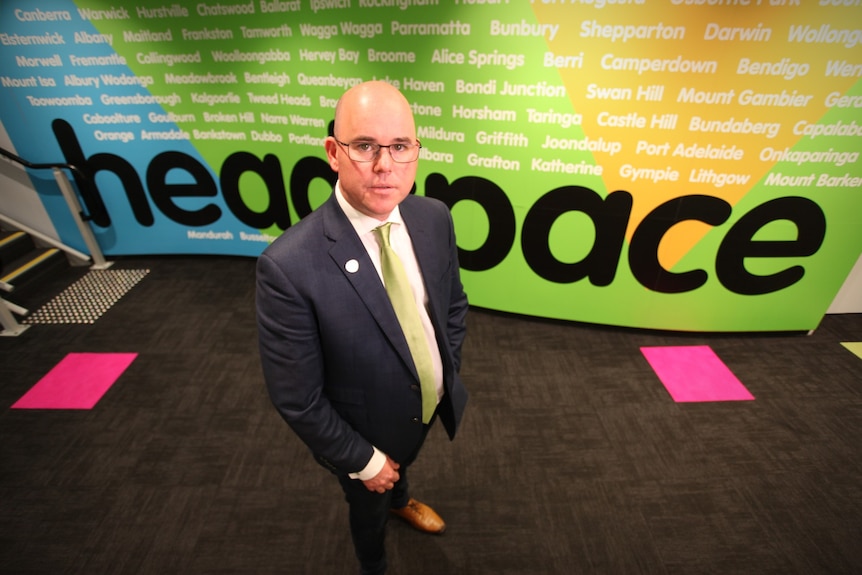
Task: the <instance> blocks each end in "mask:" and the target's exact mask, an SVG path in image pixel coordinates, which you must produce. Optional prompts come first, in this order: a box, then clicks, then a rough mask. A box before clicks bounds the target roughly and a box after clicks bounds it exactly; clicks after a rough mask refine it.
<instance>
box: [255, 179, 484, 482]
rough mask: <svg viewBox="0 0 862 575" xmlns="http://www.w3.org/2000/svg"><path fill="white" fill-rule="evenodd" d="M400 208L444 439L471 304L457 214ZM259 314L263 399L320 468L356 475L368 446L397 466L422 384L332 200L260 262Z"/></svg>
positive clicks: (411, 439) (458, 398) (454, 405)
mask: <svg viewBox="0 0 862 575" xmlns="http://www.w3.org/2000/svg"><path fill="white" fill-rule="evenodd" d="M400 211H401V216H402V218H403V219H404V222H405V224H406V225H407V229H408V231H409V232H410V238H411V240H412V242H413V247H414V251H415V253H416V258H417V260H418V262H419V267H420V270H421V272H422V275H423V277H424V279H425V288H426V291H427V293H428V300H429V303H428V307H429V315H430V317H431V321H432V323H433V324H434V329H435V331H436V334H437V344H438V346H439V348H440V355H441V357H442V359H443V380H444V386H445V395H444V397H443V400H442V402H441V404H440V406H439V408H438V417H439V419H440V420H441V421H442V423H443V424H444V425H445V427H446V430H447V432H448V434H449V437H450V439H451V438H454V436H455V432H456V430H457V428H458V425H459V423H460V421H461V416H462V414H463V412H464V407H465V404H466V402H467V392H466V389H465V388H464V386H463V384H462V383H461V380H460V378H459V376H458V370H459V368H460V364H461V344H462V342H463V340H464V335H465V317H466V314H467V307H468V305H467V296H466V295H465V294H464V290H463V287H462V285H461V280H460V272H459V266H458V251H457V247H456V245H455V234H454V227H453V224H452V217H451V214H450V213H449V210H448V208H447V207H446V206H445V204H443V203H442V202H440V201H438V200H435V199H431V198H425V197H422V196H413V195H409V196H408V197H407V198H405V200H404V201H403V202H402V203H401V205H400ZM351 260H355V262H357V263H358V269H356V270H355V271H352V267H351V265H348V262H350V261H351ZM257 316H258V329H259V341H260V353H261V360H262V365H263V373H264V378H265V381H266V385H267V389H268V391H269V394H270V398H271V399H272V402H273V404H274V405H275V407H276V409H277V410H278V411H279V413H280V414H281V416H282V417H283V418H284V420H285V421H287V423H288V424H289V425H290V427H291V428H292V429H293V430H294V431H295V432H296V434H297V435H298V436H299V437H300V438H301V439H302V440H303V441H304V442H305V444H306V445H308V447H309V448H310V449H311V451H312V452H313V453H314V455H315V457H316V458H317V460H318V461H319V462H320V463H321V464H323V465H324V466H325V467H327V468H328V469H330V470H331V471H332V472H334V473H339V474H346V473H351V472H357V471H361V470H362V469H363V468H364V467H365V465H366V464H367V463H368V461H369V459H370V458H371V454H372V445H374V446H376V447H377V448H378V449H380V450H381V451H383V452H384V453H386V454H387V455H389V456H390V457H391V458H392V459H393V460H395V461H396V462H399V461H404V459H405V458H406V457H408V456H409V455H411V453H412V451H413V450H415V448H416V447H417V446H418V445H419V442H420V441H421V437H422V435H421V434H422V421H421V420H422V400H421V393H420V391H419V377H418V375H417V373H416V368H415V366H414V365H413V360H412V357H411V355H410V350H409V349H408V347H407V341H406V340H405V338H404V334H403V333H402V331H401V327H400V325H399V323H398V320H397V318H396V317H395V312H394V311H393V309H392V305H391V304H390V302H389V298H388V297H387V295H386V291H385V289H384V287H383V284H382V282H381V281H380V277H379V276H378V274H377V271H376V269H375V268H374V264H373V263H372V262H371V259H370V258H369V257H368V253H367V252H366V250H365V247H364V246H363V244H362V242H361V241H360V239H359V237H358V236H357V234H356V231H355V230H354V229H353V226H352V225H351V224H350V222H349V220H348V219H347V216H346V215H345V214H344V212H343V211H342V210H341V208H340V207H339V205H338V202H337V201H336V199H335V195H334V194H333V195H332V196H331V197H330V198H329V199H328V200H327V201H326V202H325V203H324V204H323V205H322V206H320V207H319V208H318V209H317V210H315V211H314V212H312V213H311V214H309V215H308V216H306V217H305V218H303V219H302V220H301V221H300V222H298V223H297V224H296V225H294V226H292V227H290V228H288V229H287V230H286V231H285V232H284V233H283V234H282V235H281V236H280V237H279V238H278V239H276V240H275V241H274V242H273V243H272V244H271V245H270V246H269V247H267V249H266V250H264V252H263V254H262V255H261V256H260V258H259V260H258V264H257Z"/></svg>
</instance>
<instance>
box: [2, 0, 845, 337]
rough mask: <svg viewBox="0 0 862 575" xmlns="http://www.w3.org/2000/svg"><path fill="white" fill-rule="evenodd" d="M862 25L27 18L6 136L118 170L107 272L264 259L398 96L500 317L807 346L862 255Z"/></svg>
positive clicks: (817, 5) (795, 11)
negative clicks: (153, 263) (126, 266)
mask: <svg viewBox="0 0 862 575" xmlns="http://www.w3.org/2000/svg"><path fill="white" fill-rule="evenodd" d="M860 23H862V2H859V1H858V0H566V1H562V0H558V1H555V0H541V1H533V2H529V1H526V0H525V1H505V0H288V1H282V0H257V1H251V2H244V1H239V2H235V1H229V0H228V1H204V2H167V1H161V2H159V1H151V0H141V1H138V2H135V3H134V4H132V5H130V6H125V5H124V6H117V5H116V4H115V3H114V4H112V3H110V2H106V1H103V0H81V1H78V2H72V1H70V0H54V1H49V0H45V1H39V2H30V1H25V0H10V1H8V2H7V1H4V2H3V3H2V5H0V45H2V47H3V49H2V51H0V86H2V94H3V103H2V107H0V120H2V123H3V125H4V127H5V129H6V130H7V131H8V133H9V135H10V138H11V139H12V142H13V143H14V145H15V148H16V150H17V152H18V153H19V155H22V156H24V157H26V158H28V159H30V160H32V161H40V162H41V161H45V162H50V161H58V160H59V161H67V162H70V163H73V164H75V165H78V166H80V167H82V168H83V169H84V170H85V172H88V173H90V174H93V176H94V177H93V179H92V180H91V181H86V180H84V179H80V178H79V181H77V182H76V183H77V185H78V188H79V190H80V191H81V194H82V196H83V198H84V200H85V201H86V203H87V207H88V210H89V211H90V213H91V214H92V215H93V217H94V225H95V228H96V232H97V237H98V239H99V242H100V244H101V246H102V247H103V249H104V251H105V253H106V254H107V255H109V256H111V255H129V254H158V253H188V254H196V253H218V254H236V255H246V256H256V255H257V254H259V253H260V251H261V250H262V249H263V248H264V247H265V245H266V244H267V242H269V241H271V240H272V239H273V238H274V237H276V236H277V235H278V234H279V233H280V232H281V230H283V229H285V228H287V227H289V226H290V225H293V224H294V223H296V222H297V221H298V220H299V219H300V218H301V217H302V216H304V215H306V214H307V213H308V212H309V211H310V210H312V209H313V208H314V207H316V206H317V205H319V204H320V203H321V202H322V201H323V200H324V199H325V198H326V197H327V196H328V195H329V193H330V190H331V185H332V183H333V181H334V174H332V172H331V171H330V170H329V167H328V165H327V164H326V162H325V161H324V158H325V155H324V152H323V139H324V138H325V137H326V135H327V129H328V126H329V122H330V121H331V120H332V116H333V111H334V110H333V109H334V106H335V102H336V101H337V98H338V97H339V95H340V94H341V93H342V92H343V91H344V90H345V89H346V88H348V87H350V86H352V85H354V84H356V83H358V82H361V81H364V80H370V79H375V78H376V79H381V80H385V81H388V82H391V83H393V84H395V85H396V86H397V87H399V88H400V89H401V90H402V91H403V92H404V94H405V95H406V96H407V98H408V100H409V101H410V103H411V106H412V107H413V111H414V115H415V117H416V120H417V125H418V136H419V139H420V140H421V141H422V145H423V151H422V156H421V158H420V164H419V171H418V177H417V193H419V194H425V195H429V196H434V197H437V198H439V199H441V200H443V201H444V202H446V203H447V204H448V205H449V206H450V208H451V210H452V213H453V217H454V219H455V223H456V227H457V233H458V241H459V247H460V249H461V263H462V267H463V279H464V283H465V286H466V288H467V291H468V294H469V296H470V300H471V303H473V304H474V305H477V306H481V307H486V308H491V309H497V310H503V311H510V312H516V313H522V314H528V315H535V316H542V317H550V318H559V319H567V320H577V321H584V322H594V323H602V324H612V325H621V326H633V327H645V328H658V329H678V330H698V331H701V330H703V331H747V330H752V331H771V330H807V329H813V328H814V327H816V325H817V324H818V322H819V321H820V319H821V318H822V316H823V314H824V313H825V311H826V309H827V308H828V306H829V304H830V302H831V301H832V299H833V297H834V296H835V294H836V292H837V291H838V290H839V288H840V287H841V284H842V282H843V281H844V279H845V277H846V276H847V274H848V272H849V271H850V270H851V268H852V266H853V264H854V263H855V261H856V260H857V258H858V257H859V254H860V252H862V226H860V225H859V215H860V213H862V194H860V188H862V169H860V162H859V154H860V151H862V145H860V143H862V83H860V81H859V80H860V77H862V24H860ZM40 177H41V176H38V175H34V185H35V187H36V188H37V189H38V190H39V192H40V195H41V197H42V198H43V202H44V203H45V205H46V209H47V210H48V212H49V213H50V214H51V217H52V220H53V222H54V224H55V226H56V227H57V229H58V230H59V233H60V234H61V236H64V239H66V240H67V241H68V242H70V243H72V244H74V243H75V242H76V241H78V240H77V239H76V236H75V233H74V228H73V227H72V225H71V223H70V222H69V217H68V215H67V208H66V207H65V205H64V204H62V200H61V199H60V197H59V194H58V193H57V192H56V186H55V184H54V183H53V180H52V179H50V174H47V175H46V176H45V178H46V179H44V180H41V179H39V178H40ZM76 247H77V246H76Z"/></svg>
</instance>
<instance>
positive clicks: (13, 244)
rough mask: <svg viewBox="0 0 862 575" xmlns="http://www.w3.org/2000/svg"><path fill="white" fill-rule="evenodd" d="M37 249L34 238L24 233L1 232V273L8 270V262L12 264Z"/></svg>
mask: <svg viewBox="0 0 862 575" xmlns="http://www.w3.org/2000/svg"><path fill="white" fill-rule="evenodd" d="M35 249H36V244H35V243H33V238H31V237H30V235H29V234H25V233H24V232H18V231H15V232H5V231H0V273H2V272H3V271H5V270H6V267H7V266H6V264H7V262H12V261H15V260H17V259H18V258H20V257H21V256H23V255H24V254H26V253H27V252H30V251H33V250H35Z"/></svg>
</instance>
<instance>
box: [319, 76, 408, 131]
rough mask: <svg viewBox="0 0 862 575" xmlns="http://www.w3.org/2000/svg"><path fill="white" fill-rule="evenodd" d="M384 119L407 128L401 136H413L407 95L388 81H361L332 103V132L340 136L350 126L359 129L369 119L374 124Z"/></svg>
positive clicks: (361, 128) (349, 128)
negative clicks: (333, 107) (406, 131)
mask: <svg viewBox="0 0 862 575" xmlns="http://www.w3.org/2000/svg"><path fill="white" fill-rule="evenodd" d="M387 119H391V120H392V121H393V122H399V123H400V124H401V125H402V126H403V127H404V128H409V132H410V133H409V134H404V136H405V137H408V138H409V139H411V140H414V139H416V126H415V124H414V121H413V110H411V109H410V104H409V103H408V102H407V98H405V97H404V95H403V94H402V93H401V92H399V91H398V89H397V88H395V87H394V86H393V85H392V84H389V83H387V82H382V81H379V80H375V81H371V82H363V83H362V84H358V85H356V86H354V87H352V88H350V89H349V90H347V91H346V92H345V93H344V94H342V96H341V98H340V99H339V100H338V103H337V104H336V106H335V128H334V130H335V135H336V137H338V138H341V137H342V136H341V134H342V133H343V132H344V131H345V130H351V129H358V130H359V131H360V132H361V131H362V130H363V128H364V126H366V125H367V124H368V123H369V122H373V123H375V124H377V123H379V122H381V121H386V120H387ZM340 128H344V130H342V129H340ZM402 129H403V128H402Z"/></svg>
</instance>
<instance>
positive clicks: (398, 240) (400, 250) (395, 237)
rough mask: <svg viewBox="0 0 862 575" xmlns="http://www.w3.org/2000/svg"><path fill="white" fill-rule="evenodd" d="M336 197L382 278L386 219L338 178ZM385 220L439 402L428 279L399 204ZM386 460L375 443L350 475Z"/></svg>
mask: <svg viewBox="0 0 862 575" xmlns="http://www.w3.org/2000/svg"><path fill="white" fill-rule="evenodd" d="M335 199H336V200H337V201H338V205H339V206H341V209H342V210H343V211H344V213H345V215H346V216H347V219H348V220H350V223H351V225H353V229H355V230H356V234H357V235H358V236H359V239H360V240H362V245H363V246H365V251H366V252H368V257H369V258H371V262H372V263H373V264H374V268H375V269H376V270H377V275H378V276H379V277H380V281H381V282H383V271H382V269H381V267H380V244H379V243H377V236H376V235H375V234H374V229H375V228H377V227H379V226H381V225H382V224H384V223H385V222H381V221H380V220H378V219H375V218H372V217H370V216H366V215H365V214H363V213H362V212H360V211H359V210H357V209H356V208H354V207H353V206H351V205H350V204H349V203H348V202H347V200H346V199H345V198H344V194H343V193H342V191H341V185H340V182H336V184H335ZM386 221H387V222H392V225H391V226H390V231H389V243H390V245H391V246H392V249H393V250H394V251H395V253H396V254H397V255H398V258H399V259H400V260H401V264H402V265H403V266H404V271H405V272H406V273H407V279H408V280H409V282H410V289H411V290H412V291H413V298H414V299H415V300H416V306H417V308H418V309H419V317H420V319H421V320H422V327H423V329H424V331H425V340H426V341H427V342H428V350H429V352H430V353H431V363H432V366H433V368H434V384H435V386H436V388H437V402H438V403H439V402H440V399H441V398H442V397H443V361H442V360H441V358H440V350H439V348H438V347H437V339H436V337H435V335H434V325H433V324H432V323H431V318H430V317H429V316H428V294H427V292H426V291H425V282H424V280H423V279H422V272H421V271H420V270H419V262H418V261H416V254H415V253H414V252H413V242H412V241H411V239H410V234H409V233H408V230H407V226H406V225H405V224H404V220H402V219H401V212H400V211H399V209H398V207H397V206H396V207H395V209H394V210H393V211H392V213H391V214H389V217H388V218H387V219H386ZM385 462H386V456H385V455H384V454H383V452H381V451H379V450H378V449H377V448H376V447H375V448H374V454H373V455H372V456H371V460H370V461H369V462H368V464H367V465H366V466H365V468H364V469H362V470H361V471H358V472H356V473H351V474H350V477H351V478H352V479H360V480H363V481H364V480H367V479H371V478H373V477H374V476H375V475H377V474H378V473H380V470H381V469H383V465H384V463H385Z"/></svg>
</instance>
